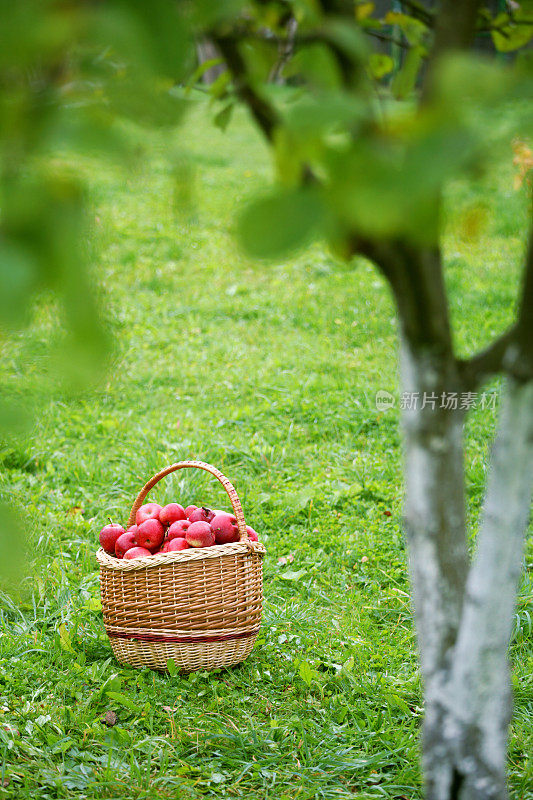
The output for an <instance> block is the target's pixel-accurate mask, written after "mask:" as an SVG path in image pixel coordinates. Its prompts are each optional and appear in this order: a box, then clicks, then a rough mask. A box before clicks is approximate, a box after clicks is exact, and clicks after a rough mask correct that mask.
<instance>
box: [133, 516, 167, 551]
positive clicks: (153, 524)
mask: <svg viewBox="0 0 533 800" xmlns="http://www.w3.org/2000/svg"><path fill="white" fill-rule="evenodd" d="M164 538H165V528H164V527H163V525H162V524H161V523H160V522H159V520H158V519H154V518H153V517H152V519H147V520H145V521H144V522H143V523H142V524H141V525H139V527H138V528H137V533H136V534H135V542H136V544H138V545H139V547H146V548H147V549H148V550H152V551H154V550H157V549H158V547H159V546H160V544H161V543H162V541H163V539H164Z"/></svg>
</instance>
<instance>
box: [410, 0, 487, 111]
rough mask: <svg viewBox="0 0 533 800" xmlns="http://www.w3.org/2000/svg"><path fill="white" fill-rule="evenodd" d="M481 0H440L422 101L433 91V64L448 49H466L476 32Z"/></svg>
mask: <svg viewBox="0 0 533 800" xmlns="http://www.w3.org/2000/svg"><path fill="white" fill-rule="evenodd" d="M480 5H481V0H442V2H441V4H440V9H439V12H438V15H437V18H436V20H435V40H434V44H433V49H432V51H431V55H430V59H429V64H430V66H429V68H428V71H427V73H426V79H425V81H424V85H423V87H422V102H425V101H426V99H427V98H428V97H429V96H430V95H431V94H432V92H433V83H434V79H435V65H436V63H437V62H438V61H439V59H440V58H441V56H442V55H444V53H447V52H449V51H450V50H452V51H453V50H466V49H467V48H468V47H469V46H470V45H471V44H472V42H473V40H474V37H475V33H476V22H477V13H478V10H479V6H480Z"/></svg>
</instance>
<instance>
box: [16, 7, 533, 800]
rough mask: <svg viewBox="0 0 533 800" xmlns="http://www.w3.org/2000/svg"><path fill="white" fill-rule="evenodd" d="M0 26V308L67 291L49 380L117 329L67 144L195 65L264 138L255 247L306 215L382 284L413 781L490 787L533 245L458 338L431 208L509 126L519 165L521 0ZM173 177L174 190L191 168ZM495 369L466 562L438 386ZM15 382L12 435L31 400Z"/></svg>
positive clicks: (23, 314) (492, 155)
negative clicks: (493, 328) (411, 669)
mask: <svg viewBox="0 0 533 800" xmlns="http://www.w3.org/2000/svg"><path fill="white" fill-rule="evenodd" d="M2 32H3V46H2V50H1V54H0V108H1V114H0V116H1V119H2V123H1V133H0V148H1V149H0V168H1V173H2V181H1V186H2V188H1V191H2V200H1V211H0V315H1V316H0V325H1V330H2V336H16V335H17V331H19V330H20V329H21V327H22V326H24V325H26V324H28V323H29V322H30V321H31V316H32V314H35V313H36V312H37V311H38V309H39V307H40V306H39V304H41V305H42V304H43V303H44V304H45V305H47V306H48V307H49V306H50V304H55V303H59V305H58V306H56V305H53V308H54V309H55V312H54V314H53V320H54V325H55V327H54V330H53V333H52V334H51V337H50V343H49V344H50V348H49V350H50V357H51V358H52V360H53V361H54V363H55V364H56V366H57V369H56V372H55V374H56V375H57V376H59V375H60V376H61V380H62V382H63V383H64V384H65V385H67V386H70V387H72V388H73V389H78V388H79V387H81V386H84V385H87V382H90V380H91V379H93V378H94V377H97V376H98V375H100V374H102V372H103V371H104V369H105V363H106V357H107V354H108V353H109V337H108V335H107V334H106V326H105V314H104V313H103V312H102V309H101V308H99V307H98V304H97V302H96V299H95V298H96V295H97V289H95V287H94V285H93V281H92V279H91V258H93V257H94V256H93V254H92V253H91V246H90V243H91V239H92V238H93V237H94V232H91V229H90V224H89V217H88V215H87V206H86V202H85V198H84V186H83V181H82V180H81V178H80V176H79V175H77V174H76V173H75V172H74V171H73V170H72V167H71V166H70V164H71V163H72V162H71V161H70V162H67V161H66V160H65V159H64V158H63V157H62V154H63V153H64V151H65V149H66V148H67V149H69V150H70V151H75V152H76V151H77V152H79V153H80V156H83V153H84V152H87V151H88V150H92V149H94V148H99V149H102V150H105V151H106V152H107V153H109V155H110V157H112V158H120V159H125V160H126V161H127V159H128V158H131V157H132V154H131V153H130V152H129V151H128V145H127V139H126V138H125V137H123V136H121V129H120V124H119V123H120V120H121V119H128V118H129V119H133V120H135V122H137V123H139V124H142V125H147V126H153V127H158V128H162V129H164V128H165V127H168V126H174V125H176V124H177V123H178V122H179V120H180V118H181V116H182V115H183V114H184V113H185V111H186V108H187V104H188V101H189V98H190V96H191V92H193V91H196V89H195V87H197V86H198V85H200V87H201V88H202V89H203V91H204V92H206V93H207V95H208V97H209V100H210V102H211V103H212V107H213V121H214V124H216V125H217V126H219V127H220V128H222V129H224V128H225V127H226V126H227V125H228V124H229V123H230V121H231V116H232V111H233V108H234V107H235V105H236V104H237V103H242V104H244V105H245V106H246V107H247V108H248V109H249V111H250V114H251V116H252V118H253V119H254V121H255V122H256V124H257V126H258V127H259V128H260V130H261V131H262V132H263V134H264V136H265V137H266V139H267V141H268V142H269V143H270V145H271V147H272V152H273V160H274V167H275V172H276V176H277V182H276V185H275V187H274V188H272V189H270V190H269V191H268V192H266V193H265V194H264V195H263V196H261V197H259V198H258V199H257V200H256V201H255V202H254V203H253V204H251V205H250V206H249V207H248V209H247V210H246V211H245V213H244V214H243V215H242V217H241V219H240V223H239V230H240V238H241V241H242V244H243V247H244V248H245V249H246V250H247V252H248V253H249V254H251V255H252V256H254V257H257V258H259V259H265V260H268V259H272V258H279V257H281V256H283V255H284V254H286V253H289V252H290V251H291V250H293V249H295V248H297V247H301V246H303V245H304V244H305V243H306V242H308V241H309V240H310V238H311V237H314V236H317V235H320V236H322V237H323V238H324V239H325V240H326V241H327V242H328V244H329V245H330V247H331V249H332V251H333V252H334V253H335V254H336V255H337V256H338V257H339V258H340V259H343V260H344V261H345V262H346V264H347V265H348V266H350V267H355V266H356V263H357V261H356V260H355V259H354V257H355V256H364V257H366V258H368V259H370V260H371V261H372V262H373V263H374V264H375V265H376V267H377V268H378V269H379V270H380V271H381V273H382V274H383V275H384V277H385V278H386V279H387V281H388V282H389V285H390V288H391V292H392V294H393V295H394V298H395V301H396V306H397V310H398V318H399V331H400V341H401V359H400V364H401V366H400V372H401V382H402V389H403V391H404V392H405V393H406V394H413V393H414V394H416V395H417V397H418V398H419V399H420V402H419V403H418V405H417V406H416V407H414V406H409V405H406V408H405V409H404V410H403V433H404V450H405V484H406V501H405V531H406V536H407V539H408V544H409V554H410V569H411V580H412V589H413V603H414V612H415V622H416V628H417V635H418V643H419V649H420V655H421V670H422V675H423V679H424V692H425V711H426V718H425V726H424V739H423V750H424V766H425V775H426V792H427V797H428V798H435V799H437V798H438V800H448V799H449V800H451V799H452V798H461V800H467V799H468V800H470V799H471V798H472V799H473V798H502V797H505V795H506V789H505V755H506V737H507V728H508V722H509V715H510V688H509V683H510V682H509V674H508V666H507V657H506V653H507V645H508V640H509V636H510V632H511V626H512V611H513V606H514V599H515V594H516V585H517V580H518V575H519V572H520V564H521V553H522V542H523V536H524V531H525V529H526V525H527V520H528V516H529V510H530V503H531V490H532V483H533V246H532V245H531V244H530V245H529V249H528V248H527V247H526V244H525V243H526V239H527V235H528V232H527V231H526V230H524V279H523V285H522V289H521V292H520V294H519V297H518V300H517V309H516V322H515V324H514V325H513V326H512V327H511V328H510V329H509V330H508V331H503V332H502V333H501V334H500V335H499V336H498V337H497V338H496V339H495V340H494V341H493V342H491V343H488V345H487V348H486V349H485V350H484V351H482V352H480V353H477V354H474V355H472V356H471V357H470V358H468V359H461V358H458V356H457V355H456V352H455V349H454V343H453V334H452V330H451V325H450V319H449V313H448V302H447V293H446V286H445V282H444V277H443V257H442V250H441V235H442V214H441V207H442V197H443V192H444V191H445V187H446V185H447V183H448V182H449V181H450V180H451V179H452V178H454V177H456V176H459V175H462V176H468V175H477V174H479V173H480V171H483V170H484V169H485V168H486V165H487V164H488V163H489V162H492V163H494V162H495V161H496V162H497V160H498V159H500V158H502V157H505V156H506V154H507V153H508V151H509V148H510V146H511V142H512V141H513V140H514V141H515V150H516V158H517V159H520V165H521V167H520V169H521V170H522V173H523V175H522V177H523V178H524V182H525V183H527V180H525V179H526V178H527V173H528V168H527V164H528V157H527V153H528V152H529V153H530V149H529V147H528V144H527V137H528V136H530V135H531V123H532V121H533V120H532V115H533V112H532V108H533V106H532V105H531V102H530V101H531V90H532V85H533V82H532V72H533V69H532V67H533V62H532V55H533V53H532V51H531V48H530V43H531V40H532V37H533V4H532V3H531V2H520V3H519V2H507V3H505V2H504V3H502V2H497V3H487V4H483V3H481V2H476V1H475V0H465V2H461V3H458V2H453V0H442V2H440V3H438V4H433V3H423V2H419V1H418V0H417V2H403V3H400V2H392V3H372V2H353V0H352V1H350V0H272V2H260V1H259V0H256V2H252V1H250V2H247V3H244V2H240V0H229V1H228V2H224V3H218V2H216V0H198V2H193V0H190V2H179V3H177V2H171V1H170V0H154V1H153V2H150V3H144V2H141V0H137V1H136V2H135V1H134V0H122V2H119V1H118V0H110V1H109V2H106V3H98V2H92V3H91V2H86V3H82V2H79V3H76V2H59V0H55V1H54V0H45V1H44V2H42V1H41V2H39V1H38V0H33V1H32V0H21V2H19V3H16V4H13V3H8V2H5V0H4V2H2ZM280 84H284V85H285V86H284V87H283V88H280ZM509 107H512V108H513V111H514V112H515V113H513V114H512V115H509V116H506V115H505V110H506V109H507V108H509ZM524 153H525V154H526V155H525V156H524ZM176 175H177V180H178V181H182V183H183V184H185V185H184V186H182V187H181V188H182V189H184V192H181V195H183V194H186V193H187V188H188V187H187V185H186V184H187V181H188V180H189V176H188V175H183V174H181V175H180V174H179V170H178V171H177V173H176ZM178 194H180V192H178ZM530 241H531V236H530ZM346 280H349V276H348V275H347V278H346ZM493 374H504V375H505V376H506V389H505V398H504V403H503V410H502V414H501V420H500V426H499V431H498V433H497V436H496V441H495V445H494V449H493V457H492V465H491V471H490V474H489V479H488V484H487V490H486V500H485V513H484V518H483V521H482V523H481V526H480V529H479V531H478V534H477V550H476V553H475V555H474V557H473V558H471V557H470V555H469V552H468V546H467V540H468V537H467V526H466V523H465V512H464V469H463V457H464V452H463V450H464V448H463V425H464V419H465V414H466V408H461V407H460V405H458V406H457V407H451V408H442V407H440V406H439V405H438V403H437V400H438V399H439V398H441V397H442V396H443V395H444V394H446V393H449V392H455V393H456V394H457V395H458V396H460V395H462V394H467V393H468V392H472V391H475V390H476V389H477V388H478V387H479V386H481V385H482V383H483V382H484V381H485V380H486V379H487V378H488V377H490V376H491V375H493ZM10 395H11V396H8V395H6V396H4V398H3V399H2V405H1V408H0V425H2V426H3V430H4V432H5V435H10V434H11V433H12V432H13V430H15V428H16V426H17V423H18V422H19V421H20V410H21V407H23V406H24V402H22V400H23V398H21V392H20V391H17V389H11V390H10Z"/></svg>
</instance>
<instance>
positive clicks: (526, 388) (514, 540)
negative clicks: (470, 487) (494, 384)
mask: <svg viewBox="0 0 533 800" xmlns="http://www.w3.org/2000/svg"><path fill="white" fill-rule="evenodd" d="M401 379H402V390H403V393H404V395H403V398H402V399H403V405H404V406H405V405H407V407H405V408H403V410H402V423H403V434H404V452H405V480H406V498H405V530H406V536H407V540H408V546H409V568H410V574H411V582H412V596H413V610H414V617H415V625H416V630H417V638H418V645H419V649H420V659H421V671H422V679H423V683H424V702H425V721H424V731H423V764H424V774H425V783H426V798H427V800H481V799H482V798H483V800H496V798H498V800H500V799H502V798H505V797H506V781H505V766H506V747H507V730H508V724H509V719H510V710H511V693H510V681H509V668H508V663H507V648H508V644H509V637H510V633H511V627H512V614H513V608H514V603H515V598H516V590H517V582H518V579H519V575H520V565H521V558H522V543H523V538H524V532H525V529H526V527H527V521H528V515H529V509H530V504H531V492H532V487H533V382H529V383H519V382H517V381H514V380H512V379H510V380H509V382H508V386H507V391H506V394H505V397H504V400H503V404H502V412H501V420H500V423H499V426H498V432H497V436H496V440H495V445H494V448H493V453H492V464H491V469H490V477H489V481H488V487H487V493H486V499H485V505H484V513H483V521H482V524H481V527H480V531H479V534H478V540H477V551H476V555H475V558H474V561H473V563H472V566H471V568H470V569H469V559H468V553H467V540H466V527H465V517H464V474H463V416H464V412H461V410H460V409H457V410H454V409H445V408H444V409H443V408H441V407H440V400H441V396H442V393H443V392H444V393H445V395H446V396H449V393H450V391H455V390H456V388H455V384H456V381H457V377H456V373H455V369H454V367H453V365H452V364H450V362H449V359H439V357H438V356H436V355H435V354H434V353H432V352H431V351H421V350H413V349H412V348H411V347H410V346H409V345H408V344H407V343H406V342H405V341H404V342H403V344H402V355H401ZM413 393H418V409H414V408H412V407H409V406H410V405H413V403H412V401H411V402H410V399H411V395H412V394H413ZM435 397H436V399H435Z"/></svg>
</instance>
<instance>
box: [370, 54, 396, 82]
mask: <svg viewBox="0 0 533 800" xmlns="http://www.w3.org/2000/svg"><path fill="white" fill-rule="evenodd" d="M368 69H369V72H370V74H371V75H372V77H373V78H375V79H376V80H378V81H380V80H381V79H382V78H384V77H385V75H389V74H390V73H391V72H392V70H393V69H394V61H393V60H392V58H391V57H390V56H388V55H386V54H385V53H371V55H370V58H369V59H368Z"/></svg>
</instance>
